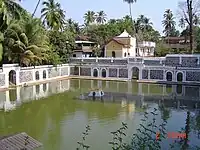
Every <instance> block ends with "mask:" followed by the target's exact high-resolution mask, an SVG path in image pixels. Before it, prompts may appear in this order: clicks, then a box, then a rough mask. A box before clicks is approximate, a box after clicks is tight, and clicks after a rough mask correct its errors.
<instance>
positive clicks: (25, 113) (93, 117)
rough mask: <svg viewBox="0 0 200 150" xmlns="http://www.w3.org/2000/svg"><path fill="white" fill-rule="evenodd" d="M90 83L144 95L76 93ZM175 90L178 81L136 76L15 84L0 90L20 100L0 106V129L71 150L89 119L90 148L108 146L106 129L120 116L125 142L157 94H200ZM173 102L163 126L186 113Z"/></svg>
mask: <svg viewBox="0 0 200 150" xmlns="http://www.w3.org/2000/svg"><path fill="white" fill-rule="evenodd" d="M92 88H102V89H103V90H104V91H110V92H122V93H132V94H134V95H142V96H144V97H143V100H141V101H140V100H139V102H138V100H137V101H136V100H133V101H130V102H129V103H126V102H125V101H124V100H123V101H120V102H109V103H107V102H100V101H81V100H75V99H74V97H76V96H78V95H79V94H80V93H84V92H88V91H89V90H91V89H92ZM176 90H177V87H174V86H173V87H168V86H166V85H154V84H138V83H134V82H129V83H127V82H114V81H112V82H108V81H96V80H65V81H57V82H52V83H49V84H42V85H38V86H32V87H24V88H18V89H16V90H12V91H10V92H7V93H6V92H1V93H0V94H1V95H2V96H4V97H5V95H6V94H7V95H9V96H8V97H9V98H10V101H11V102H15V100H16V99H18V100H17V101H18V102H17V103H20V105H19V106H18V107H17V108H16V109H15V110H12V111H8V112H5V109H3V108H2V111H0V135H9V134H12V133H18V132H26V133H27V134H29V135H30V136H32V137H33V138H35V139H37V140H38V141H40V142H41V143H43V147H42V148H40V149H42V150H73V149H74V150H75V149H76V148H77V146H78V145H77V141H80V140H81V137H82V136H81V133H82V132H83V131H84V130H85V126H86V125H90V126H91V131H90V134H89V136H88V138H87V140H86V144H88V145H90V146H91V149H92V150H109V149H111V147H110V145H109V144H108V142H109V141H111V139H112V136H111V134H110V132H111V131H115V130H116V129H118V128H120V127H121V122H122V121H123V122H126V123H127V124H128V131H127V138H125V139H126V141H127V142H128V141H130V139H131V135H132V134H133V133H134V132H135V131H136V129H137V128H138V127H139V123H140V119H141V117H142V116H143V112H144V111H145V108H146V107H147V106H148V107H147V111H148V110H150V109H152V108H154V107H156V108H158V104H159V103H160V101H159V98H158V99H156V98H155V96H161V97H162V96H169V97H170V96H171V95H177V99H178V97H180V98H181V97H182V98H185V99H187V97H191V95H192V96H193V97H194V99H197V100H198V99H199V95H198V94H196V93H198V92H196V93H195V91H200V90H199V87H182V93H181V94H176ZM188 90H190V91H193V93H191V92H188ZM58 93H59V94H58ZM195 94H196V95H195ZM2 96H1V97H2ZM8 97H7V99H5V100H4V99H3V98H2V99H0V104H1V105H2V103H3V102H4V101H6V100H7V101H8ZM177 99H176V101H177ZM174 102H175V100H173V99H172V100H169V101H167V102H166V103H165V105H166V107H167V108H168V109H169V114H167V116H165V117H167V119H168V125H167V130H168V131H170V132H177V131H178V130H179V129H180V128H181V127H184V125H185V119H186V111H187V110H182V109H180V108H177V103H176V104H175V103H174ZM180 104H181V105H183V104H184V105H186V106H188V108H187V109H189V110H190V111H191V112H193V114H195V113H196V112H195V110H194V109H193V104H192V102H190V101H189V99H188V101H183V100H181V101H180ZM190 104H191V105H190ZM143 106H146V107H143ZM199 106H200V105H199ZM1 107H2V106H1ZM196 115H198V113H196ZM161 116H162V115H161ZM177 119H178V123H177ZM191 138H192V144H197V143H199V142H200V140H199V139H198V138H197V136H196V135H192V136H191ZM197 145H198V144H197ZM166 146H167V145H166V142H164V143H163V147H165V148H166Z"/></svg>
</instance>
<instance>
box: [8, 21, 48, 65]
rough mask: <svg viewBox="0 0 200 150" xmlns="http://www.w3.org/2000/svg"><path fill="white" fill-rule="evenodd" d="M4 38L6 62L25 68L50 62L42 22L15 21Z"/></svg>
mask: <svg viewBox="0 0 200 150" xmlns="http://www.w3.org/2000/svg"><path fill="white" fill-rule="evenodd" d="M4 36H5V40H4V49H5V53H4V58H5V59H6V61H8V62H11V63H20V65H23V66H29V65H39V64H42V63H44V62H47V61H48V60H47V59H48V56H47V52H48V49H49V48H48V45H47V44H48V43H46V41H47V40H46V39H47V36H46V34H45V30H44V29H43V28H42V26H41V23H40V20H38V19H30V20H28V21H27V20H26V21H13V22H11V24H10V25H9V27H8V28H7V29H6V31H5V33H4Z"/></svg>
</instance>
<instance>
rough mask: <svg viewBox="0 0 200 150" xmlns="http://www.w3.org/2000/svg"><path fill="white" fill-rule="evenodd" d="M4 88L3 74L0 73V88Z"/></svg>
mask: <svg viewBox="0 0 200 150" xmlns="http://www.w3.org/2000/svg"><path fill="white" fill-rule="evenodd" d="M1 86H5V74H4V73H1V74H0V87H1Z"/></svg>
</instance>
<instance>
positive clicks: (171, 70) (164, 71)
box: [70, 54, 200, 83]
mask: <svg viewBox="0 0 200 150" xmlns="http://www.w3.org/2000/svg"><path fill="white" fill-rule="evenodd" d="M70 64H71V65H72V66H75V67H74V68H71V69H70V70H71V71H70V75H77V76H92V77H105V78H119V79H126V80H131V79H132V78H133V77H136V79H137V80H139V81H142V80H146V81H149V82H167V83H168V82H187V83H192V82H193V83H200V55H185V54H183V55H178V54H173V55H172V54H169V55H166V57H134V58H133V57H131V58H130V57H129V58H72V59H71V60H70Z"/></svg>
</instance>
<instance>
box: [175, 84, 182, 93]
mask: <svg viewBox="0 0 200 150" xmlns="http://www.w3.org/2000/svg"><path fill="white" fill-rule="evenodd" d="M182 91H183V89H182V85H177V86H176V93H177V94H182Z"/></svg>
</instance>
